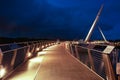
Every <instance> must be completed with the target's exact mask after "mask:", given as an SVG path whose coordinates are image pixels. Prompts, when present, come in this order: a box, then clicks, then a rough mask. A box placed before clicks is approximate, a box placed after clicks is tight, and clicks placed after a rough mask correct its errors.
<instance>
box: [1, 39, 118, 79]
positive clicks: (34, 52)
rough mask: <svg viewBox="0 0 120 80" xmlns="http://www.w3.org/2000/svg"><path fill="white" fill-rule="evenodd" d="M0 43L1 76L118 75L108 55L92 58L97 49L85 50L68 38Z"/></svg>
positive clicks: (64, 77)
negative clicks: (70, 42) (61, 40)
mask: <svg viewBox="0 0 120 80" xmlns="http://www.w3.org/2000/svg"><path fill="white" fill-rule="evenodd" d="M0 47H1V54H0V58H1V65H0V66H1V67H0V68H1V71H0V73H1V75H0V77H1V80H116V79H118V78H119V76H117V78H116V75H115V74H114V71H113V69H112V66H111V64H110V63H109V62H110V61H109V58H108V56H106V55H103V57H101V56H100V55H97V56H96V57H97V58H95V56H93V54H98V53H100V52H97V53H95V52H92V51H88V52H86V51H85V48H82V47H81V48H80V47H78V46H77V48H76V46H73V45H71V44H69V42H61V43H60V44H59V43H56V42H55V41H42V42H41V41H34V42H23V43H13V44H4V45H1V46H0ZM80 52H81V53H82V54H81V53H80ZM90 52H91V55H90ZM88 53H89V54H88ZM101 54H102V53H101ZM100 58H101V59H100ZM94 60H96V61H97V62H96V61H94ZM100 60H101V62H100ZM106 68H107V69H106Z"/></svg>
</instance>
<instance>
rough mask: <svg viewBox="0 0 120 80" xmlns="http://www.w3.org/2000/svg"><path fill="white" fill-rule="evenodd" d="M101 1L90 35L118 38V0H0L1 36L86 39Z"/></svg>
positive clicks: (119, 36) (119, 6) (119, 7)
mask: <svg viewBox="0 0 120 80" xmlns="http://www.w3.org/2000/svg"><path fill="white" fill-rule="evenodd" d="M102 3H104V8H103V10H102V13H101V16H100V19H99V21H98V23H97V25H96V28H95V30H94V33H93V34H92V38H91V39H102V37H101V35H100V32H99V31H98V28H97V27H98V26H100V27H101V29H102V31H103V33H104V35H105V36H106V38H107V39H110V40H115V39H120V33H119V32H120V0H0V36H1V37H13V38H14V37H29V38H48V39H54V38H55V39H57V38H60V39H73V40H74V39H85V37H86V35H87V33H88V30H89V28H90V27H91V25H92V23H93V21H94V19H95V17H96V15H97V12H98V10H99V8H100V6H101V4H102Z"/></svg>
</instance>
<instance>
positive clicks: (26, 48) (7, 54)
mask: <svg viewBox="0 0 120 80" xmlns="http://www.w3.org/2000/svg"><path fill="white" fill-rule="evenodd" d="M54 44H55V42H54V41H29V42H20V43H10V44H1V45H0V49H1V52H0V79H3V78H5V77H6V76H8V75H9V74H11V72H12V71H13V70H14V69H15V68H17V67H18V66H19V65H20V64H22V63H23V62H25V61H27V60H28V59H30V58H32V57H35V56H37V52H38V51H40V50H42V49H44V48H46V47H48V46H51V45H54Z"/></svg>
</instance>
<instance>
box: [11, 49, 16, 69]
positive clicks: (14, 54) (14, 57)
mask: <svg viewBox="0 0 120 80" xmlns="http://www.w3.org/2000/svg"><path fill="white" fill-rule="evenodd" d="M16 55H17V50H16V49H15V50H14V53H13V57H12V61H11V66H12V67H13V65H14V63H15V59H16Z"/></svg>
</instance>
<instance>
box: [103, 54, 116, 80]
mask: <svg viewBox="0 0 120 80" xmlns="http://www.w3.org/2000/svg"><path fill="white" fill-rule="evenodd" d="M102 55H103V61H104V65H105V71H106V79H107V80H115V74H114V71H113V68H112V64H111V62H110V58H109V56H108V55H107V54H104V53H103V54H102Z"/></svg>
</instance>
